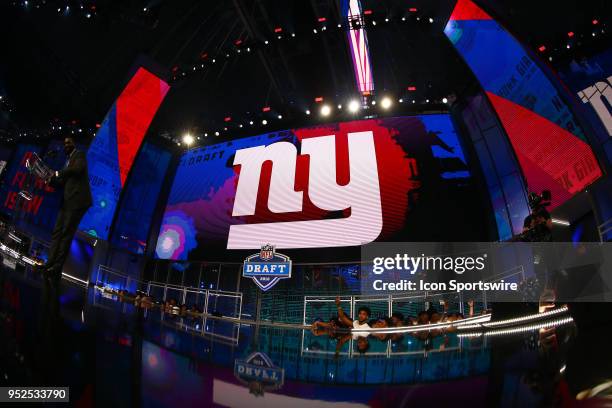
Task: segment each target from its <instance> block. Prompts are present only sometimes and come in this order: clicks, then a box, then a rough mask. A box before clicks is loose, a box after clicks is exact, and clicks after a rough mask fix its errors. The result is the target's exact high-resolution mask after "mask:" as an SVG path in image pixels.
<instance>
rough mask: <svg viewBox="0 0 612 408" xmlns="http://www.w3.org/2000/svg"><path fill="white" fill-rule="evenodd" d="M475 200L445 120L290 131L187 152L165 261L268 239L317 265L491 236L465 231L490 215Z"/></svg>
mask: <svg viewBox="0 0 612 408" xmlns="http://www.w3.org/2000/svg"><path fill="white" fill-rule="evenodd" d="M478 201H479V200H478V197H477V194H476V193H475V187H474V184H473V180H472V179H471V175H470V173H469V171H468V166H467V164H466V159H465V157H464V154H463V151H462V149H461V146H460V145H459V141H458V138H457V135H456V133H455V130H454V128H453V125H452V123H451V120H450V118H449V116H448V115H422V116H415V117H397V118H385V119H377V120H362V121H353V122H344V123H336V124H327V125H321V126H315V127H310V128H303V129H293V130H287V131H282V132H277V133H270V134H264V135H259V136H255V137H250V138H245V139H239V140H234V141H231V142H227V143H221V144H216V145H212V146H205V147H201V148H199V149H194V150H192V151H189V152H187V153H185V155H184V156H183V158H182V159H181V162H180V165H179V167H178V169H177V172H176V176H175V180H174V184H173V186H172V190H171V193H170V196H169V199H168V203H167V207H166V211H165V214H164V218H163V222H162V226H161V230H160V233H159V237H158V241H157V247H156V255H157V257H159V258H163V259H174V260H185V259H211V258H215V259H219V257H220V256H223V257H226V255H227V254H228V252H226V251H225V250H227V249H229V250H250V251H251V252H252V250H254V249H259V248H260V247H261V246H262V245H264V244H266V243H270V244H272V245H274V246H276V247H277V248H285V249H300V250H301V251H303V250H305V249H311V250H312V249H317V251H316V253H315V254H313V253H310V254H309V259H312V257H310V255H313V256H315V255H317V254H319V255H320V254H321V251H320V248H339V247H355V248H358V247H359V246H360V245H362V244H366V243H368V242H372V241H376V240H378V241H380V240H388V241H391V240H439V239H449V238H450V237H451V236H454V237H455V238H457V239H466V238H465V237H466V236H469V237H470V238H471V239H486V237H485V233H484V232H483V230H484V227H482V228H481V227H476V228H473V227H469V226H468V225H469V224H473V219H474V217H480V219H482V218H483V210H482V207H481V206H480V203H478ZM479 224H483V225H484V224H485V223H479ZM221 254H224V255H221ZM299 254H300V255H304V252H300V253H299ZM292 255H294V254H292ZM325 256H326V257H327V259H330V258H332V259H338V258H341V257H342V251H338V250H334V251H331V252H329V253H327V255H325ZM315 258H316V256H315ZM292 259H294V258H292Z"/></svg>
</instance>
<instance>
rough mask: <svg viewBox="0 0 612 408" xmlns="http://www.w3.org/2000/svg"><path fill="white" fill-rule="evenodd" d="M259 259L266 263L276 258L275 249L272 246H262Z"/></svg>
mask: <svg viewBox="0 0 612 408" xmlns="http://www.w3.org/2000/svg"><path fill="white" fill-rule="evenodd" d="M259 257H260V258H261V259H262V260H264V261H269V260H270V259H272V258H274V247H273V246H272V245H270V244H267V245H264V246H262V247H261V251H259Z"/></svg>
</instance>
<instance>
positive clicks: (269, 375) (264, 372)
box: [234, 351, 285, 396]
mask: <svg viewBox="0 0 612 408" xmlns="http://www.w3.org/2000/svg"><path fill="white" fill-rule="evenodd" d="M234 376H236V378H237V379H238V380H240V382H242V383H243V384H245V385H248V386H249V391H250V392H251V393H252V394H255V395H258V396H261V395H264V392H265V391H269V390H278V389H280V388H282V386H283V384H284V382H285V369H284V368H281V367H277V366H275V365H274V363H273V362H272V360H271V359H270V357H268V356H267V355H266V354H265V353H262V352H258V351H256V352H254V353H252V354H250V355H249V356H248V357H247V358H246V359H244V360H242V359H236V360H235V361H234Z"/></svg>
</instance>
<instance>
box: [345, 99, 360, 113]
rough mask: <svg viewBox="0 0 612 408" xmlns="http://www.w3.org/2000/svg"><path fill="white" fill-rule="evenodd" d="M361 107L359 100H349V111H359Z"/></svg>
mask: <svg viewBox="0 0 612 408" xmlns="http://www.w3.org/2000/svg"><path fill="white" fill-rule="evenodd" d="M359 108H360V106H359V101H356V100H352V101H350V102H349V105H348V109H349V112H352V113H356V112H357V111H359Z"/></svg>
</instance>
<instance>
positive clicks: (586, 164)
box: [444, 0, 602, 208]
mask: <svg viewBox="0 0 612 408" xmlns="http://www.w3.org/2000/svg"><path fill="white" fill-rule="evenodd" d="M444 32H445V34H446V35H447V37H448V38H449V39H450V41H451V42H452V43H453V45H454V46H455V48H456V49H457V51H458V52H459V53H460V54H461V56H462V57H463V59H464V60H465V61H466V63H467V64H468V65H469V67H470V69H471V70H472V72H473V73H474V75H475V76H476V78H477V79H478V80H479V82H480V83H481V85H482V87H483V88H484V90H485V91H486V93H487V96H488V98H489V100H490V101H491V104H492V105H493V107H494V109H495V111H496V113H497V115H498V116H499V119H500V121H501V122H502V124H503V126H504V128H505V130H506V133H507V134H508V137H509V139H510V142H511V144H512V147H513V148H514V151H515V152H516V156H517V159H518V161H519V164H520V166H521V168H522V171H523V174H524V176H525V178H526V180H527V184H528V187H529V189H530V190H532V191H536V192H540V191H541V190H544V189H548V190H551V192H552V205H551V208H555V207H557V206H558V205H560V204H562V203H563V202H564V201H566V200H568V199H569V198H571V197H572V196H573V195H574V194H576V193H578V192H580V191H581V190H583V189H584V188H585V187H586V186H588V185H589V184H591V183H593V182H594V181H595V180H596V179H597V178H599V177H600V176H601V174H602V172H601V169H600V167H599V164H598V163H597V160H596V158H595V156H594V154H593V151H592V150H591V147H590V146H589V145H588V143H587V141H586V138H585V136H584V132H583V130H582V129H581V127H580V126H579V125H578V123H577V121H576V118H575V117H574V115H573V114H572V112H571V111H570V109H569V107H568V105H567V104H566V103H565V102H564V101H563V99H562V98H561V96H560V95H559V93H558V92H557V90H556V88H555V87H554V85H553V84H552V83H551V81H550V80H549V79H548V77H547V76H546V75H545V73H544V72H543V70H542V69H541V68H540V67H539V66H538V65H537V64H536V62H535V61H534V59H533V58H532V57H531V56H530V55H529V54H528V53H527V51H526V50H525V49H524V48H523V46H522V45H521V44H520V43H519V42H518V41H517V40H516V39H515V38H514V37H513V36H512V35H511V34H510V33H509V32H508V31H506V30H505V29H504V28H503V27H502V26H501V25H500V24H498V23H497V22H496V21H495V20H493V19H492V18H491V16H489V15H488V14H487V13H486V12H485V11H484V10H482V9H481V8H479V7H478V6H477V5H476V4H475V3H473V2H472V1H471V0H458V1H457V4H456V6H455V9H454V10H453V13H452V15H451V17H450V19H449V21H448V24H447V25H446V28H445V30H444Z"/></svg>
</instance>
